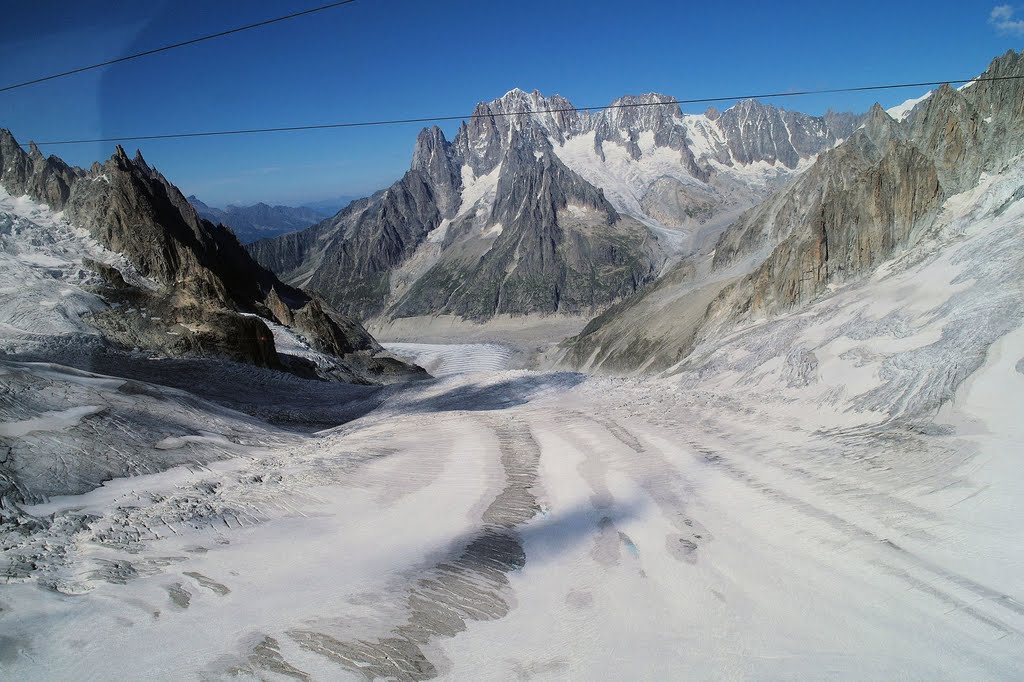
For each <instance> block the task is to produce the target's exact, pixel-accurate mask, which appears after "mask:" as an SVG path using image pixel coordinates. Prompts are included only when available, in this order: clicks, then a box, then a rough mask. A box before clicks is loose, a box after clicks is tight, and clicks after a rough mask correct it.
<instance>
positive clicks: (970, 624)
mask: <svg viewBox="0 0 1024 682" xmlns="http://www.w3.org/2000/svg"><path fill="white" fill-rule="evenodd" d="M1021 186H1024V165H1021V164H1019V163H1018V164H1016V165H1013V166H1011V167H1008V168H1007V169H1005V171H1004V172H1002V173H1000V174H998V175H995V176H987V177H986V178H985V179H984V180H983V181H982V183H981V184H980V185H979V187H978V188H976V189H975V190H972V191H971V192H968V193H965V194H963V195H959V196H957V197H953V198H952V199H951V200H950V201H949V202H948V203H947V205H946V206H945V209H944V213H943V215H942V218H941V220H940V221H939V223H938V225H939V227H937V228H936V229H935V231H934V232H933V233H931V234H928V235H922V236H921V240H920V242H919V244H918V245H916V246H915V247H914V248H913V249H912V250H908V251H906V252H904V253H901V254H899V255H898V256H897V257H896V258H894V259H893V260H891V261H890V262H888V263H886V264H885V265H884V266H883V267H881V268H879V270H878V272H877V273H875V274H874V275H873V276H872V277H869V278H866V279H864V280H861V281H858V282H852V283H849V284H846V285H843V286H837V287H836V288H835V290H834V291H833V292H832V293H831V294H830V295H829V296H828V297H826V298H823V299H822V300H820V301H817V302H815V303H814V304H813V305H811V306H808V307H807V308H805V309H803V310H800V311H797V312H795V313H792V314H789V315H784V316H780V317H778V318H775V319H773V320H762V321H756V322H755V323H754V324H753V325H752V326H750V327H748V328H745V329H739V330H735V331H732V332H731V333H729V334H727V335H725V336H721V337H715V338H709V339H705V340H704V342H703V343H702V344H701V345H699V346H698V348H697V350H696V352H695V353H694V355H693V356H691V358H690V359H688V360H687V361H685V362H684V363H683V364H681V365H679V366H677V367H674V368H673V369H672V370H670V371H668V372H666V373H665V374H664V375H662V376H660V377H644V378H621V379H612V378H601V377H586V376H584V375H581V374H576V373H570V372H556V371H529V370H518V369H511V367H512V366H513V364H512V362H513V360H512V357H513V351H512V350H511V349H510V348H509V347H507V346H504V345H501V344H498V343H486V344H459V345H441V344H425V343H407V342H403V343H391V344H387V347H388V349H389V350H390V351H391V352H392V353H394V354H396V355H400V356H403V357H408V358H410V359H412V360H413V361H415V362H417V363H419V364H421V365H423V366H425V367H427V368H428V369H429V370H430V371H432V372H433V373H434V374H435V376H436V377H437V378H436V379H435V380H433V381H425V382H416V383H413V384H409V385H405V386H389V387H387V388H383V389H372V388H367V387H340V385H339V386H335V385H333V384H329V383H327V382H313V381H299V380H297V379H294V378H285V376H284V375H280V376H277V375H274V374H272V373H270V372H269V371H263V370H259V371H257V370H245V371H244V372H243V371H242V370H239V369H238V368H237V367H235V368H233V366H231V365H229V364H228V363H221V364H217V363H214V362H210V363H207V364H204V365H202V366H201V367H199V369H196V368H195V367H192V366H190V365H188V364H187V363H184V362H178V361H175V362H171V361H159V362H158V361H151V362H149V363H148V364H145V365H144V366H143V365H138V366H137V365H136V364H133V363H139V362H141V360H140V359H138V358H135V357H134V356H130V357H127V358H125V359H123V360H117V361H110V360H107V361H103V359H102V357H101V356H100V355H96V356H95V357H90V358H89V359H88V361H89V362H90V363H92V364H91V365H90V367H91V368H92V371H90V372H85V371H80V370H77V369H73V368H71V367H66V366H60V365H54V364H44V363H36V362H28V361H26V360H25V359H24V358H19V357H16V356H14V355H9V356H8V357H6V358H4V360H3V362H0V456H2V458H3V460H2V461H3V463H4V465H5V466H6V467H8V469H4V470H3V471H8V470H10V471H15V472H17V473H18V474H19V475H24V476H26V478H25V479H24V480H25V481H27V483H24V482H23V483H20V484H18V485H22V486H23V487H24V488H25V489H24V490H22V489H18V488H17V486H14V489H15V490H19V491H20V492H21V493H23V497H25V498H26V499H27V500H28V502H29V503H27V504H24V505H21V506H19V505H17V504H15V502H14V498H13V497H12V496H10V495H8V496H7V497H5V498H4V499H3V502H2V504H0V521H2V523H0V575H2V576H3V577H4V582H5V584H3V585H2V586H0V673H2V675H0V676H2V677H3V678H5V679H18V680H79V679H138V678H145V679H204V680H205V679H238V678H241V679H267V680H271V679H273V680H279V679H299V680H339V679H352V680H365V679H378V678H380V679H396V680H424V679H434V678H441V679H460V680H461V679H472V680H509V679H551V680H562V679H679V678H686V679H691V678H692V679H708V678H714V679H744V678H772V679H776V678H785V679H796V678H800V679H802V678H814V679H818V678H855V679H879V680H881V679H886V680H888V679H894V678H897V679H929V680H931V679H1020V678H1022V677H1024V645H1022V635H1024V570H1022V568H1024V537H1022V531H1021V526H1020V505H1021V500H1022V499H1024V467H1022V466H1021V462H1020V458H1021V454H1022V453H1024V426H1022V423H1021V419H1020V404H1021V397H1022V396H1024V324H1022V323H1024V240H1022V239H1021V236H1022V235H1021V226H1022V225H1024V201H1020V198H1021V196H1022V193H1021V191H1020V188H1021ZM4 201H8V202H10V201H12V200H9V199H4ZM4 205H5V206H7V207H8V209H9V210H10V211H11V212H14V211H16V209H17V207H16V206H14V205H13V204H10V203H8V204H4ZM12 215H13V214H12ZM19 215H20V214H19ZM12 220H14V218H11V219H9V220H8V221H7V223H5V224H8V225H10V224H18V225H21V224H22V223H17V222H16V221H15V222H13V223H12ZM39 220H43V218H39ZM35 224H37V225H38V224H40V223H38V222H37V223H35ZM19 229H21V228H19ZM26 229H28V228H26ZM6 234H8V233H5V235H6ZM68 239H69V240H70V239H71V237H68ZM20 243H23V242H19V244H20ZM68 243H69V244H71V243H74V244H78V242H72V241H69V242H68ZM87 246H88V245H86V246H81V248H83V249H84V248H86V247H87ZM68 248H71V247H68ZM75 248H79V247H78V246H76V247H75ZM19 249H20V250H19ZM33 253H35V254H36V255H33ZM46 254H51V255H52V254H53V247H52V245H47V244H43V246H40V247H39V248H38V249H37V250H36V251H32V250H31V249H22V247H20V246H19V247H18V249H15V248H14V247H13V246H8V247H5V250H4V252H3V254H2V255H3V258H4V259H5V261H4V262H5V263H11V264H12V265H11V268H12V269H11V270H6V271H4V272H7V273H11V272H14V273H17V277H19V278H22V279H19V280H18V282H23V283H24V282H28V283H31V282H34V281H37V280H38V281H44V279H43V277H42V275H41V274H40V272H39V271H38V268H57V266H56V265H52V264H40V263H42V260H40V259H41V257H42V256H44V255H46ZM33 259H35V260H33ZM14 268H17V269H14ZM57 270H59V273H58V274H57V275H52V274H51V275H49V277H50V280H52V281H53V282H54V283H55V284H53V285H52V286H65V285H66V283H67V281H68V279H69V278H72V277H76V276H77V275H76V274H75V272H76V270H75V269H74V268H63V266H61V268H57ZM12 282H13V281H12ZM6 286H15V283H9V284H7V285H6ZM49 286H51V285H50V284H49V282H47V283H46V285H45V287H44V286H43V285H40V286H39V287H35V285H32V287H34V288H32V287H29V288H31V291H30V292H29V293H28V294H26V296H27V298H26V300H30V301H36V303H33V305H37V306H38V300H40V299H37V298H31V296H37V295H41V294H38V293H37V292H40V291H43V292H49V289H47V288H46V287H49ZM79 292H81V293H79ZM46 295H49V294H48V293H47V294H46ZM88 295H89V294H88V293H87V292H86V291H85V290H84V289H81V288H79V289H76V290H73V295H70V294H69V297H70V298H71V299H72V300H81V301H83V302H85V303H84V304H83V305H85V304H87V305H86V308H88V306H91V305H103V303H102V302H101V301H98V299H97V301H96V302H90V299H88V298H87V296H88ZM76 297H81V298H80V299H79V298H76ZM6 310H10V308H6ZM50 310H51V312H53V311H57V310H58V309H57V308H51V309H50ZM68 310H71V311H72V312H74V310H72V309H70V308H69V309H68ZM5 314H6V315H8V317H6V318H4V319H5V320H6V322H5V323H6V324H7V325H9V326H14V322H13V320H15V319H16V316H15V315H13V314H11V313H5ZM19 314H22V313H19ZM51 319H57V320H58V321H60V324H57V325H56V326H54V327H53V328H52V330H51V334H52V335H53V336H61V335H66V334H71V333H72V332H75V331H76V330H77V329H78V328H77V326H76V325H77V324H78V323H80V320H79V321H77V322H76V320H78V318H76V317H75V316H74V315H64V314H63V313H61V314H59V315H58V314H57V312H53V317H52V318H51ZM65 324H66V325H68V326H63V325H65ZM5 329H6V327H5ZM282 334H283V332H281V330H277V329H275V335H279V336H278V340H279V341H280V342H281V343H282V347H283V348H284V350H286V351H288V352H293V353H296V354H303V353H307V352H308V351H307V349H306V348H305V347H304V346H303V345H302V344H301V343H300V342H299V341H298V340H295V339H293V338H290V337H285V336H283V335H282ZM75 338H77V337H75ZM72 355H73V354H69V358H70V359H69V360H68V362H69V363H72V361H73V360H74V358H72V357H71V356H72ZM76 362H77V360H76ZM82 362H85V361H84V360H83V361H82ZM103 363H105V364H103ZM79 364H81V363H79ZM190 367H191V369H190ZM189 372H191V374H190V373H189ZM122 375H123V376H122ZM197 376H199V377H206V380H207V382H208V383H210V384H211V385H213V384H216V385H217V386H218V387H219V388H211V387H209V386H207V387H205V388H204V389H202V390H204V391H205V392H204V393H203V394H202V395H201V397H196V396H195V395H192V394H191V393H188V392H186V391H185V390H181V389H182V388H188V387H189V384H190V383H191V384H196V383H197V382H196V379H195V377H197ZM126 377H134V378H126ZM173 382H178V384H173ZM179 384H180V385H179ZM172 385H177V386H178V387H177V388H172V387H170V386H172ZM195 390H196V391H199V390H200V388H199V387H198V386H195ZM256 403H260V405H261V406H260V407H258V408H256V407H254V405H255V404H256ZM243 411H246V412H248V413H249V414H243ZM274 414H277V415H289V417H288V418H287V419H282V420H281V422H280V425H279V426H270V425H268V424H267V423H266V421H264V420H262V419H259V418H257V417H265V416H267V415H274ZM310 414H315V415H317V416H316V418H315V419H314V418H313V417H310V416H309V415H310ZM252 415H256V416H252ZM292 415H299V417H301V416H302V415H306V418H307V420H308V421H307V422H301V425H302V426H303V428H299V427H298V426H296V424H298V423H300V422H299V421H298V420H299V417H293V416H292ZM311 423H320V424H340V425H339V426H334V427H332V428H326V429H324V430H320V431H317V432H312V433H311V432H310V428H308V427H309V424H311ZM126 443H127V444H128V445H127V446H126V445H125V444H126ZM101 481H105V482H104V483H103V484H102V485H100V482H101ZM0 484H3V485H4V486H5V487H4V488H0V489H2V490H7V491H8V492H11V490H12V488H11V485H9V484H10V481H8V480H7V479H0ZM29 485H31V486H32V487H31V489H29V488H28V487H26V486H29ZM62 490H63V491H64V492H65V493H66V492H72V493H78V494H70V495H68V494H62V493H61V491H62Z"/></svg>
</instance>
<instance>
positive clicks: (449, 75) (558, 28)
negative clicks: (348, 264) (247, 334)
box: [0, 0, 1024, 205]
mask: <svg viewBox="0 0 1024 682" xmlns="http://www.w3.org/2000/svg"><path fill="white" fill-rule="evenodd" d="M322 1H323V0H273V1H272V0H244V1H243V0H219V1H218V2H208V1H200V0H177V1H175V2H170V1H166V0H165V1H160V0H149V1H147V2H143V3H140V2H124V1H115V0H92V1H91V2H87V3H86V2H82V3H65V2H59V1H58V0H41V1H39V2H35V3H27V2H23V3H17V5H18V6H16V7H6V8H5V10H4V13H5V22H4V24H5V25H4V27H3V29H2V30H3V41H2V42H0V84H2V85H6V84H8V83H13V82H20V81H22V80H27V79H29V78H33V77H37V76H41V75H46V74H49V73H52V72H56V71H62V70H66V69H68V68H74V67H76V66H81V65H84V64H90V63H94V62H98V61H103V60H106V59H111V58H115V57H118V56H122V55H124V54H128V53H131V52H138V51H141V50H145V49H149V48H152V47H157V46H160V45H163V44H165V43H168V42H175V41H178V40H184V39H188V38H191V37H194V36H196V35H201V34H205V33H212V32H215V31H219V30H224V29H227V28H232V27H234V26H237V25H240V24H244V23H251V22H254V21H259V20H261V19H266V18H271V17H274V16H279V15H281V14H286V13H288V12H293V11H298V10H302V9H307V8H309V7H312V6H316V5H318V4H322ZM1022 20H1024V6H1020V7H1017V6H1014V5H1003V4H1002V3H993V2H978V1H973V0H930V1H928V2H894V1H892V0H888V1H886V2H877V1H875V0H861V1H860V2H857V3H837V2H830V1H827V0H824V1H823V0H817V1H814V2H804V1H798V0H787V1H786V2H764V1H763V0H761V1H759V2H748V1H746V0H734V1H733V2H678V1H677V2H665V1H660V2H656V1H652V0H632V1H631V2H626V3H623V2H610V1H606V0H594V1H591V2H574V1H571V0H570V1H563V2H552V1H551V0H544V1H540V0H518V1H517V2H515V3H511V2H507V3H498V2H481V1H480V0H476V1H471V0H448V1H444V0H438V1H435V2H426V1H423V0H421V1H419V2H415V1H413V0H359V1H358V2H356V3H354V4H352V5H349V6H345V7H341V8H338V9H333V10H328V11H326V12H323V13H319V14H315V15H312V16H307V17H303V18H299V19H295V20H292V21H289V22H283V23H279V24H276V25H272V26H269V27H265V28H261V29H256V30H253V31H247V32H243V33H240V34H236V35H232V36H228V37H226V38H223V39H219V40H215V41H209V42H206V43H202V44H198V45H193V46H188V47H184V48H182V49H178V50H173V51H170V52H166V53H162V54H158V55H154V56H151V57H145V58H142V59H138V60H134V61H131V62H127V63H124V64H119V65H115V66H111V67H107V68H104V69H101V70H97V71H92V72H89V73H85V74H80V75H77V76H72V77H69V78H65V79H59V80H56V81H51V82H48V83H43V84H39V85H34V86H30V87H27V88H22V89H19V90H14V91H9V92H5V93H0V126H2V127H7V128H10V129H11V130H12V131H13V132H14V134H15V136H16V137H17V138H18V139H19V140H20V141H21V142H22V143H27V142H28V140H30V139H36V140H40V141H42V140H54V139H70V138H81V137H99V136H115V135H125V134H129V135H130V134H140V133H165V132H182V131H191V130H208V129H228V128H246V127H264V126H280V125H302V124H315V123H330V122H339V121H353V120H367V119H389V118H403V117H416V116H432V115H458V114H467V113H469V112H470V111H472V109H473V106H474V105H475V104H476V102H478V101H480V100H488V99H493V98H495V97H499V96H501V95H502V94H503V93H505V92H506V91H508V90H509V89H511V88H513V87H521V88H523V89H525V90H533V89H535V88H536V89H539V90H540V91H541V92H543V93H544V94H554V93H559V94H561V95H564V96H566V97H568V98H569V99H570V101H572V102H573V103H574V104H576V105H577V106H590V105H601V104H607V103H608V102H609V101H610V100H612V99H613V98H615V97H618V96H621V95H623V94H637V93H643V92H650V91H657V92H663V93H666V94H669V95H673V96H675V97H678V98H691V97H715V96H729V95H733V94H745V93H748V92H763V91H779V90H789V89H817V88H830V87H842V86H848V85H865V84H874V83H892V82H905V81H917V80H933V79H946V78H950V79H952V78H964V77H970V76H973V75H976V74H978V73H980V72H981V71H982V70H984V68H985V66H986V65H987V64H988V62H989V61H990V60H991V59H992V58H993V57H995V56H997V55H998V54H1001V53H1003V52H1005V51H1006V50H1008V49H1018V50H1019V49H1021V47H1022V45H1021V43H1022V42H1024V21H1022ZM919 94H921V91H914V90H908V91H903V90H900V91H892V92H883V93H877V94H876V93H867V94H860V95H838V96H828V97H817V96H816V97H806V98H792V99H786V100H777V101H776V103H777V104H782V105H784V106H786V107H787V108H791V109H798V110H801V111H807V112H809V113H821V112H823V111H824V110H825V109H827V108H828V107H832V108H835V109H840V110H844V109H848V110H865V109H867V108H868V107H869V106H870V105H871V104H872V103H873V102H874V101H875V99H876V98H879V99H880V100H881V102H882V104H883V105H885V106H891V105H893V104H897V103H898V102H901V101H903V100H904V99H907V98H909V97H912V96H916V95H919ZM697 110H699V108H698V109H697ZM420 127H421V126H419V125H400V126H393V127H381V128H357V129H349V130H335V131H320V132H298V133H279V134H273V135H260V136H239V137H230V138H200V139H193V140H168V141H146V142H141V143H137V144H135V143H126V144H125V147H126V148H128V149H129V152H131V151H134V148H135V147H136V146H140V147H141V148H142V151H143V154H144V155H145V156H146V158H147V159H148V160H149V161H150V162H151V163H152V164H153V165H155V166H157V167H158V168H159V169H160V170H162V171H163V172H164V173H165V174H166V175H167V176H168V177H169V178H170V179H171V180H172V181H173V182H175V183H176V184H177V185H178V186H179V187H181V188H182V190H183V191H185V193H186V194H189V193H195V194H197V195H198V196H199V197H200V198H202V199H204V200H205V201H207V202H208V203H210V204H213V205H223V204H226V203H232V202H233V203H252V202H255V201H260V200H262V201H268V202H271V203H303V202H306V201H315V200H319V199H326V198H329V197H334V196H338V195H362V194H367V193H369V192H372V191H374V190H376V189H379V188H382V187H384V186H386V185H387V184H389V183H390V182H392V181H393V180H395V179H397V178H398V177H399V176H401V174H402V173H403V172H404V171H405V169H406V168H407V166H408V163H409V159H410V157H411V152H412V146H413V143H414V141H415V138H416V134H417V132H418V131H419V129H420ZM442 127H443V128H444V129H445V132H446V133H448V134H449V137H450V136H451V134H452V133H453V132H454V130H455V129H456V127H457V125H456V124H450V125H444V126H442ZM112 150H113V145H112V144H86V145H78V146H64V147H48V148H44V151H45V152H48V153H57V154H58V155H60V156H62V157H63V158H64V159H66V160H67V161H69V162H70V163H74V164H77V165H88V164H90V163H91V162H92V161H93V160H96V159H103V158H106V157H108V156H109V155H110V153H111V152H112Z"/></svg>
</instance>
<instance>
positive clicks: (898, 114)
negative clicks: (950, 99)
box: [885, 90, 932, 122]
mask: <svg viewBox="0 0 1024 682" xmlns="http://www.w3.org/2000/svg"><path fill="white" fill-rule="evenodd" d="M931 96H932V91H931V90H929V91H928V92H926V93H924V94H923V95H921V96H920V97H914V98H913V99H908V100H907V101H906V102H904V103H903V104H897V105H896V106H894V107H892V108H890V109H886V110H885V113H887V114H889V115H890V116H892V117H893V118H894V119H896V120H897V121H901V122H902V121H906V120H907V119H908V118H910V112H912V111H913V110H914V107H916V106H917V105H918V104H920V103H921V102H923V101H925V100H926V99H928V98H929V97H931Z"/></svg>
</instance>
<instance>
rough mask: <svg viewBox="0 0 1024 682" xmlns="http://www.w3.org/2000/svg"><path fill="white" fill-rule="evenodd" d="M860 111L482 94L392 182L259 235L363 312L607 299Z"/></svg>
mask: <svg viewBox="0 0 1024 682" xmlns="http://www.w3.org/2000/svg"><path fill="white" fill-rule="evenodd" d="M751 112H754V113H751ZM857 120H858V118H857V117H854V116H852V115H850V116H845V117H844V116H841V115H830V116H828V117H823V118H814V117H810V116H805V115H803V114H794V113H791V112H785V111H782V110H779V109H775V108H774V107H770V106H767V105H762V104H759V103H756V102H745V103H741V104H740V105H737V107H734V108H733V109H730V110H728V111H727V112H725V113H724V114H722V113H718V112H714V111H710V112H709V113H708V114H706V115H702V116H690V117H685V116H683V114H682V113H681V112H680V110H679V106H678V105H677V104H674V101H673V100H672V99H671V98H670V97H667V96H665V95H659V94H647V95H640V96H628V97H623V98H620V99H618V100H616V101H615V102H613V103H612V105H611V107H609V108H608V109H607V110H604V111H600V112H597V113H590V112H587V111H580V110H577V109H576V108H575V107H573V105H572V104H571V103H570V102H569V101H568V100H566V99H565V98H563V97H559V96H557V95H556V96H552V97H544V96H543V95H541V94H540V93H539V92H536V91H534V92H532V93H527V92H524V91H522V90H518V89H516V90H512V91H510V92H508V93H507V94H505V95H504V96H503V97H501V98H498V99H496V100H494V101H491V102H483V103H480V104H478V105H477V107H476V109H475V110H474V111H473V114H472V115H471V116H470V117H468V120H467V121H465V122H464V123H463V124H462V125H461V126H460V127H459V129H458V132H457V133H456V135H455V137H454V139H453V140H452V141H448V140H447V139H446V137H445V135H444V133H443V132H442V131H441V130H440V129H439V128H437V127H432V128H427V129H424V130H423V131H422V132H421V133H420V135H419V137H418V139H417V141H416V146H415V150H414V152H413V158H412V164H411V167H410V170H409V172H408V173H406V175H405V176H404V177H403V178H402V179H401V180H399V181H398V182H397V183H395V184H394V185H392V186H391V187H390V188H388V189H387V190H384V191H383V192H380V193H378V194H376V195H374V196H373V197H369V198H368V199H365V200H362V201H360V202H356V203H355V204H353V205H352V206H350V207H348V208H347V209H345V210H344V211H342V212H340V213H339V214H338V215H336V216H335V217H334V218H331V219H329V220H327V221H324V222H322V223H320V224H318V225H316V226H314V227H312V228H310V229H308V230H306V231H304V232H301V233H297V234H291V235H286V236H282V237H278V238H275V239H270V240H263V241H259V242H256V243H254V244H251V245H249V246H248V247H247V248H248V249H249V252H250V253H251V254H252V255H253V256H254V257H255V258H256V260H257V261H259V262H260V263H261V264H263V265H264V266H266V267H268V268H270V269H271V270H273V271H274V272H275V273H277V274H278V275H279V276H281V277H282V279H284V280H285V281H288V282H291V283H293V284H297V285H300V286H303V287H308V288H310V289H311V290H312V291H315V292H317V293H319V294H320V295H322V296H323V297H324V298H325V299H326V300H328V301H330V302H331V303H332V304H333V305H335V306H337V307H339V308H340V309H341V310H343V311H345V312H348V313H351V314H357V315H362V316H376V315H381V316H384V317H405V316H414V315H426V314H438V313H448V314H454V315H459V316H462V317H465V318H471V319H477V320H482V319H487V318H490V317H492V316H494V315H498V314H511V315H518V314H529V313H541V314H547V313H573V314H588V313H596V312H599V311H600V310H602V309H603V308H605V307H606V306H607V305H609V304H610V303H612V302H613V301H615V300H618V299H620V298H622V297H624V296H628V295H630V294H632V293H634V292H635V291H637V290H639V288H641V287H642V286H644V285H645V284H647V283H649V282H651V281H652V280H653V279H654V277H655V276H656V275H657V273H658V272H660V271H661V269H662V268H663V267H664V265H665V263H666V262H667V261H669V260H670V259H675V258H677V257H678V256H679V255H680V253H681V252H685V251H686V250H687V249H688V248H692V244H695V243H698V242H700V241H701V240H703V241H706V240H708V239H710V238H712V237H713V236H715V235H717V231H716V230H719V229H720V228H721V226H724V224H723V223H722V220H721V218H720V216H721V215H724V214H728V213H730V212H735V211H736V210H738V208H742V207H745V206H748V205H751V204H753V203H756V201H758V200H760V198H762V197H763V196H764V195H765V194H766V193H767V192H768V189H769V188H770V187H771V186H774V185H776V184H778V183H780V182H784V181H785V180H786V179H788V177H789V176H790V175H791V174H792V173H793V172H794V169H796V168H797V167H798V165H799V163H800V161H801V160H807V159H809V158H810V157H812V156H813V155H815V154H817V153H819V152H821V151H822V150H824V149H827V148H828V147H829V146H831V145H834V144H835V142H836V141H837V140H838V139H840V138H841V137H843V136H845V135H847V134H848V133H849V132H850V130H852V128H853V126H854V125H855V123H856V121H857ZM787 125H788V126H789V130H788V132H787V128H786V126H787ZM755 162H758V163H759V164H760V165H759V166H758V168H757V169H756V170H750V168H748V167H750V166H751V164H753V163H755ZM716 220H717V222H716Z"/></svg>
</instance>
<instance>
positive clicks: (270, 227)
mask: <svg viewBox="0 0 1024 682" xmlns="http://www.w3.org/2000/svg"><path fill="white" fill-rule="evenodd" d="M188 201H189V203H190V204H192V206H194V207H195V209H196V211H197V212H198V213H199V215H201V216H202V217H204V218H206V219H207V220H210V221H213V222H215V223H222V224H224V225H227V226H228V227H230V228H231V230H232V231H233V232H234V233H235V234H236V235H237V236H238V240H239V241H240V242H242V243H243V244H248V243H249V242H254V241H256V240H257V239H265V238H268V237H276V236H278V235H281V234H285V233H288V232H295V231H296V230H303V229H305V228H307V227H309V226H310V225H313V224H315V223H318V222H320V221H321V220H323V219H324V218H327V217H330V216H332V215H334V214H335V213H337V212H338V210H339V208H334V206H336V205H337V203H338V202H337V201H336V200H328V201H325V202H321V203H322V204H324V205H325V206H327V207H328V208H315V207H314V206H270V205H269V204H264V203H262V202H260V203H258V204H253V205H252V206H231V205H229V206H227V207H226V208H215V207H213V206H209V205H207V204H205V203H203V201H201V200H200V199H199V198H198V197H196V196H194V195H193V196H190V197H189V198H188ZM332 209H333V210H332Z"/></svg>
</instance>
